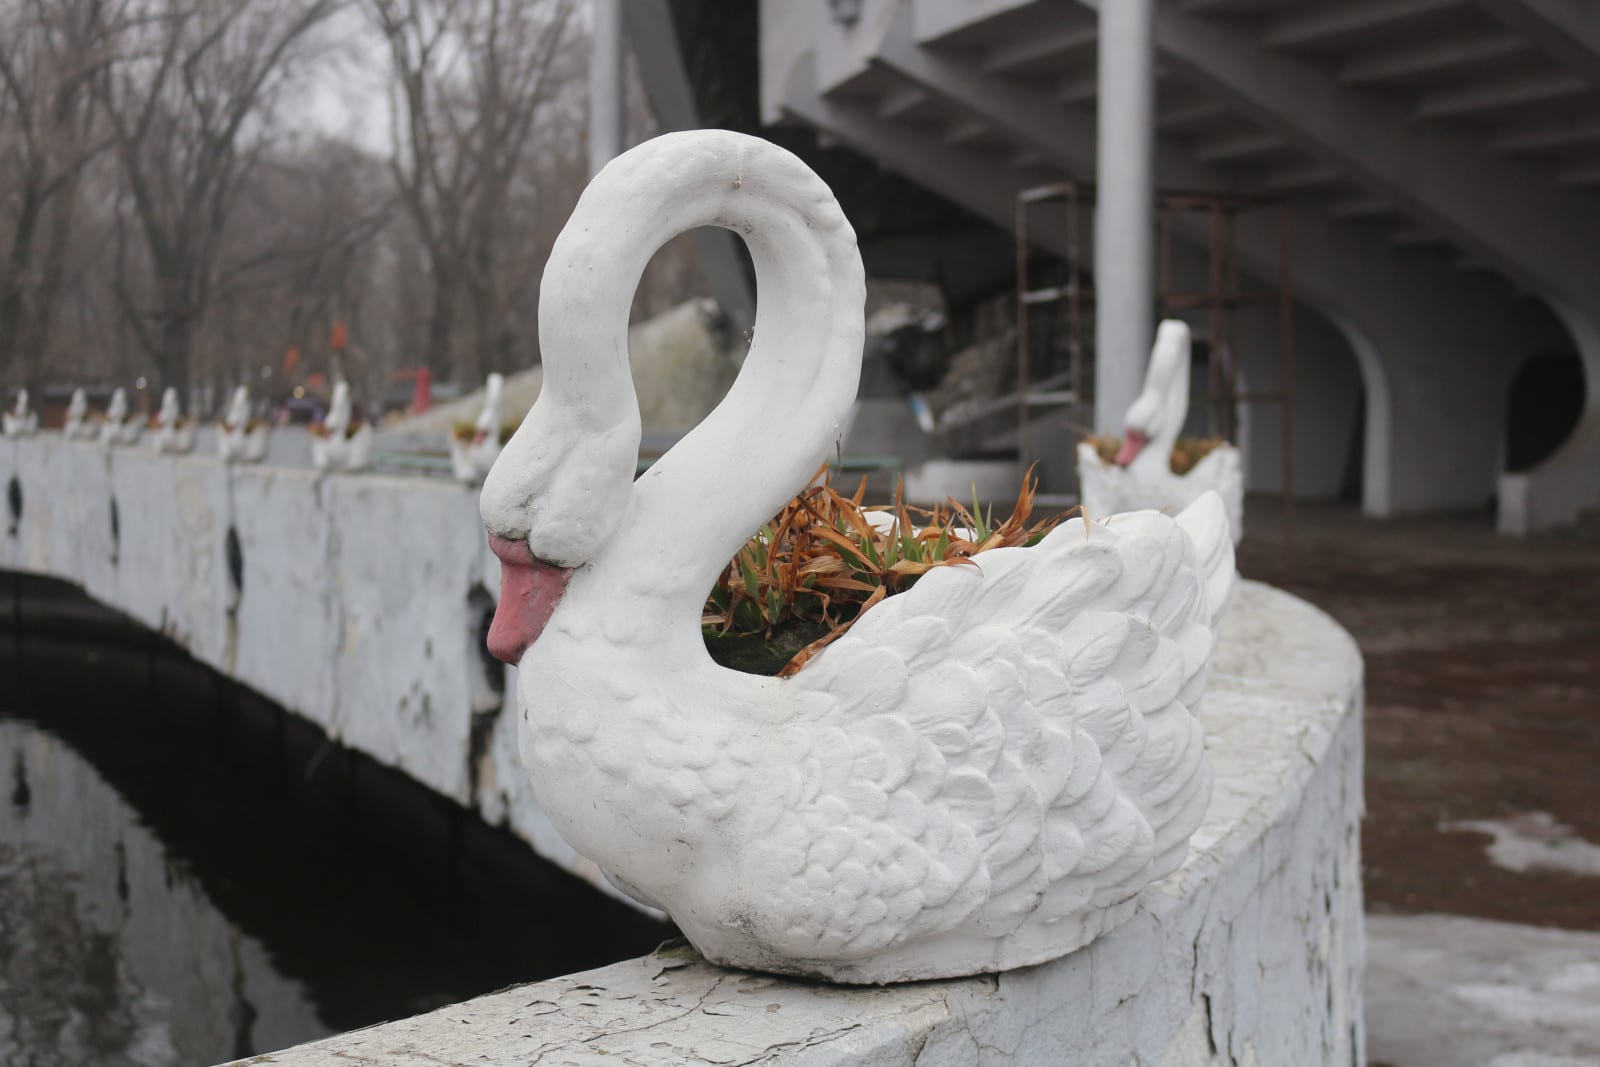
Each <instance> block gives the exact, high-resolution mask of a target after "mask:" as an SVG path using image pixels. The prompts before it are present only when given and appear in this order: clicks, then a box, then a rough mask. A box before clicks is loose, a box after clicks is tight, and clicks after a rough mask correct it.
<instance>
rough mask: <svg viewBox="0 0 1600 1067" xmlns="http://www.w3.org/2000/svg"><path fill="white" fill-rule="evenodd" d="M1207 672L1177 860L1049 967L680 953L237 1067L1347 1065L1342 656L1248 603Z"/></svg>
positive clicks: (1334, 633) (1337, 644)
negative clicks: (757, 959) (868, 973)
mask: <svg viewBox="0 0 1600 1067" xmlns="http://www.w3.org/2000/svg"><path fill="white" fill-rule="evenodd" d="M1214 664H1215V665H1214V674H1213V678H1212V682H1211V685H1210V688H1209V690H1208V692H1207V697H1206V700H1207V710H1206V728H1207V731H1208V736H1207V745H1206V747H1207V750H1208V753H1209V755H1210V758H1211V760H1212V762H1213V766H1214V767H1215V770H1216V793H1215V796H1214V798H1213V800H1212V804H1211V808H1210V810H1209V812H1208V813H1207V816H1206V821H1205V823H1204V825H1203V826H1202V828H1201V830H1200V832H1199V833H1198V834H1197V835H1196V837H1195V841H1194V844H1195V849H1194V851H1193V852H1192V854H1191V855H1190V857H1189V859H1188V861H1187V862H1186V863H1185V865H1184V867H1183V869H1182V870H1181V871H1180V872H1179V874H1178V875H1176V876H1174V877H1173V878H1171V879H1169V880H1167V881H1165V882H1162V883H1157V884H1155V885H1153V886H1151V887H1150V888H1148V889H1147V890H1146V891H1145V892H1144V893H1143V894H1142V896H1141V898H1140V902H1139V910H1138V912H1137V914H1136V915H1135V917H1134V918H1133V919H1131V920H1130V921H1129V922H1127V923H1126V924H1124V925H1123V926H1121V927H1119V928H1117V929H1116V930H1114V931H1112V932H1111V933H1109V934H1107V935H1106V936H1104V937H1102V938H1101V939H1100V940H1098V941H1096V942H1094V943H1093V944H1092V945H1090V946H1089V947H1088V948H1086V949H1083V950H1081V951H1079V952H1077V953H1074V954H1072V955H1069V956H1067V957H1065V958H1063V959H1059V960H1056V961H1054V962H1052V963H1049V964H1045V965H1043V966H1040V967H1031V968H1025V969H1022V970H1017V971H1011V972H1007V973H1005V974H1001V975H998V976H984V977H980V978H972V979H961V980H953V981H946V982H927V983H917V984H912V985H904V986H895V987H888V988H881V989H874V988H865V989H863V988H839V987H829V986H822V985H815V984H811V983H806V982H795V981H787V980H782V979H777V978H772V977H769V976H766V975H759V974H745V973H740V972H734V971H726V970H722V969H719V968H716V967H713V966H710V965H708V964H706V963H704V962H702V961H700V960H699V959H698V957H696V956H695V955H694V954H693V952H692V951H690V950H689V949H687V948H678V949H672V950H667V951H664V952H660V953H657V954H654V955H651V956H648V957H646V958H644V959H642V960H630V961H628V962H625V963H619V964H615V965H613V966H610V967H604V968H601V969H599V970H595V971H589V972H586V973H583V974H577V975H570V976H567V977H564V978H558V979H555V980H553V981H549V982H541V983H538V984H534V985H527V986H519V987H515V988H512V989H508V990H505V991H502V992H499V993H494V994H491V995H489V996H486V997H480V998H478V999H476V1000H472V1001H469V1002H467V1003H465V1004H459V1005H455V1006H452V1007H449V1008H444V1009H441V1010H439V1011H436V1012H433V1013H431V1014H428V1015H422V1016H418V1017H416V1018H414V1019H407V1020H404V1021H401V1022H395V1023H388V1024H385V1025H382V1026H376V1027H372V1028H370V1029H366V1030H361V1031H357V1032H355V1033H350V1034H344V1035H341V1036H338V1037H334V1038H329V1039H327V1040H325V1041H319V1042H316V1043H314V1044H310V1045H304V1046H301V1047H299V1048H297V1049H291V1050H289V1051H286V1052H280V1053H275V1054H273V1055H272V1056H271V1057H270V1061H268V1060H265V1059H257V1060H252V1061H249V1062H271V1063H273V1064H275V1065H277V1067H321V1065H324V1064H328V1065H333V1064H359V1063H365V1064H385V1065H390V1067H407V1065H412V1064H415V1065H418V1067H421V1065H423V1064H429V1065H432V1064H438V1063H471V1064H476V1065H481V1067H513V1065H515V1067H524V1065H527V1064H531V1063H549V1064H563V1065H587V1064H602V1063H604V1064H612V1063H633V1064H723V1065H729V1064H753V1063H785V1064H803V1065H818V1067H820V1065H828V1067H835V1065H854V1064H860V1065H863V1067H867V1065H871V1067H886V1065H896V1064H900V1065H912V1064H916V1065H920V1067H936V1065H937V1067H945V1065H951V1067H953V1065H957V1064H962V1065H965V1064H985V1065H996V1067H999V1065H1012V1064H1021V1065H1029V1064H1039V1065H1051V1067H1060V1065H1082V1064H1119V1065H1120V1064H1128V1063H1140V1064H1161V1065H1173V1067H1176V1065H1189V1064H1195V1065H1199V1064H1348V1063H1354V1064H1358V1065H1359V1064H1360V1063H1362V1062H1363V1060H1364V1053H1363V1047H1364V1034H1363V1028H1362V1021H1361V990H1360V980H1361V973H1362V962H1363V960H1362V926H1361V880H1360V879H1361V875H1360V837H1359V819H1360V814H1361V661H1360V657H1359V656H1358V654H1357V652H1356V650H1355V646H1354V644H1353V643H1352V642H1351V641H1350V639H1349V637H1348V636H1347V635H1346V634H1345V633H1344V632H1343V631H1342V630H1341V629H1339V627H1338V626H1337V625H1335V624H1334V623H1333V622H1332V621H1331V620H1329V619H1328V618H1327V617H1326V616H1324V615H1322V614H1321V613H1320V612H1318V611H1317V610H1315V609H1314V608H1311V607H1309V606H1308V605H1306V604H1304V603H1303V602H1301V601H1299V600H1297V599H1295V598H1293V597H1291V596H1289V595H1287V594H1285V593H1282V592H1278V591H1276V590H1273V589H1270V588H1267V587H1265V586H1261V585H1255V584H1249V583H1247V584H1245V585H1244V586H1243V587H1242V588H1241V589H1240V591H1239V593H1238V595H1237V599H1236V601H1235V603H1234V605H1233V606H1232V608H1231V609H1230V615H1229V618H1228V621H1227V624H1226V629H1225V631H1224V636H1223V642H1222V645H1221V646H1220V648H1219V650H1218V652H1217V655H1216V659H1215V660H1214Z"/></svg>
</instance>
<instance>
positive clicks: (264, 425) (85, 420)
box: [0, 373, 505, 485]
mask: <svg viewBox="0 0 1600 1067" xmlns="http://www.w3.org/2000/svg"><path fill="white" fill-rule="evenodd" d="M504 385H505V378H504V376H502V375H500V374H498V373H496V374H490V375H489V377H488V380H487V382H486V384H485V400H484V405H483V410H482V411H481V412H480V414H479V415H478V418H477V421H476V422H475V423H474V432H473V434H472V436H471V437H470V439H468V440H465V441H463V440H461V439H459V438H458V437H457V436H455V435H454V434H452V436H451V439H450V465H451V472H452V473H453V475H454V476H455V477H456V478H457V479H458V480H460V481H462V482H465V483H467V484H470V485H477V484H479V483H481V482H482V481H483V479H484V476H485V475H487V474H488V473H489V468H490V467H491V466H493V464H494V461H495V458H496V457H497V456H499V454H500V434H501V425H502V423H503V421H504V399H503V390H504ZM251 412H252V408H251V401H250V390H249V388H248V387H246V386H243V385H241V386H239V387H237V388H236V389H234V391H233V394H232V397H231V399H230V400H229V403H228V407H227V410H226V411H225V412H224V414H223V416H222V418H221V419H220V420H219V421H218V423H217V453H218V455H219V456H220V457H221V458H222V459H223V460H224V461H226V462H229V463H260V462H261V461H262V460H263V459H265V458H266V454H267V445H268V441H269V439H270V436H271V433H272V430H271V425H270V423H269V422H268V420H266V419H263V418H255V417H252V414H251ZM0 418H3V426H0V428H3V430H4V435H5V436H6V437H26V436H30V435H32V434H34V433H36V432H38V429H39V416H38V413H37V412H35V411H34V410H32V408H31V407H30V406H29V401H28V390H27V389H19V390H17V399H16V403H15V405H14V406H13V407H12V408H11V409H9V410H7V411H5V412H4V413H3V415H0ZM147 430H148V434H149V436H148V438H146V439H147V440H148V441H149V443H150V446H151V448H153V449H154V450H155V451H157V452H164V453H169V454H174V455H181V454H186V453H189V452H192V451H194V446H195V439H196V433H195V431H196V427H195V423H194V420H192V419H188V418H185V417H184V416H183V413H182V408H181V406H180V403H179V399H178V391H177V390H176V389H170V388H169V389H166V390H164V391H163V392H162V394H161V406H160V408H159V409H158V410H157V412H156V414H155V416H154V417H153V418H151V419H150V420H149V422H148V424H147V423H146V422H145V421H144V420H142V419H139V418H136V417H133V416H131V415H130V414H129V410H128V394H127V391H126V390H125V389H122V388H118V389H116V390H115V391H114V392H113V393H112V394H111V400H110V401H109V402H108V403H107V405H106V410H105V412H104V413H103V414H102V415H101V416H100V417H98V418H96V417H94V416H92V415H91V414H90V412H89V400H88V396H87V394H86V393H85V392H84V390H82V389H75V390H73V393H72V399H71V401H70V402H69V403H68V405H67V414H66V421H65V422H64V423H63V425H62V428H61V432H62V434H63V436H65V437H68V438H72V439H77V440H96V441H100V442H102V443H104V444H108V445H132V444H136V443H138V441H139V440H140V439H141V438H142V437H145V434H146V431H147ZM373 439H374V432H373V428H372V424H371V423H369V422H366V421H364V420H361V419H359V418H357V417H356V415H355V412H354V405H353V403H352V401H351V396H350V386H349V384H348V383H346V382H344V381H339V382H336V383H335V384H334V387H333V395H332V397H331V399H330V402H329V405H328V413H327V416H326V417H325V418H324V419H323V420H322V422H321V423H319V424H318V425H317V426H316V427H315V428H314V437H313V440H312V443H311V462H312V465H313V466H314V467H316V468H317V469H318V470H327V471H345V472H353V471H362V470H366V469H367V468H368V467H370V466H371V465H372V450H373Z"/></svg>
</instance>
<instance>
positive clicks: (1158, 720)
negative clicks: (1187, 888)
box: [747, 494, 1233, 958]
mask: <svg viewBox="0 0 1600 1067" xmlns="http://www.w3.org/2000/svg"><path fill="white" fill-rule="evenodd" d="M1232 575H1233V549H1232V542H1231V539H1230V538H1229V537H1228V527H1227V518H1226V516H1225V514H1224V513H1223V508H1222V505H1221V502H1220V501H1219V500H1217V498H1216V497H1215V496H1214V495H1211V494H1208V495H1207V496H1206V497H1204V498H1203V499H1202V500H1200V501H1199V502H1197V503H1196V504H1195V505H1194V506H1192V507H1191V508H1190V509H1188V510H1187V511H1185V512H1184V513H1183V515H1181V516H1179V517H1177V518H1173V517H1170V516H1166V515H1162V514H1159V513H1156V512H1136V513H1130V514H1124V515H1119V516H1117V517H1116V518H1115V520H1114V521H1112V522H1111V523H1110V524H1108V525H1107V524H1098V523H1096V524H1092V525H1085V523H1084V522H1083V521H1082V520H1074V521H1072V522H1068V523H1065V524H1063V525H1062V526H1060V527H1058V528H1057V529H1056V530H1055V531H1054V532H1052V533H1051V534H1050V535H1049V536H1048V537H1047V538H1045V540H1044V541H1042V542H1041V543H1040V544H1039V545H1037V546H1035V547H1033V548H1029V549H1000V550H995V551H992V552H987V553H984V554H983V555H982V556H980V557H978V559H977V561H976V563H975V565H961V566H952V567H943V568H938V569H936V570H934V571H932V572H930V573H929V574H927V575H925V576H924V577H923V578H922V579H921V580H920V581H919V582H918V583H917V585H916V586H915V587H913V588H912V589H910V590H908V591H906V592H905V593H902V594H900V595H898V596H895V597H891V598H889V599H888V600H886V601H884V602H883V603H881V604H879V605H878V606H876V607H874V608H873V609H872V610H871V611H869V612H868V613H867V614H866V615H864V616H862V618H861V619H860V620H859V621H858V622H857V623H856V625H855V626H854V627H853V628H852V630H851V631H850V633H848V634H846V635H845V636H844V637H842V638H840V639H839V640H838V641H836V642H835V643H834V644H833V645H832V646H830V647H829V648H828V649H827V650H826V651H824V652H823V653H822V654H821V655H819V656H818V657H817V659H816V660H814V661H813V662H812V663H811V664H810V665H809V666H807V667H806V669H805V670H804V671H802V672H800V674H798V675H797V676H796V677H795V678H794V680H793V683H792V684H793V685H794V686H795V687H796V692H795V699H796V701H797V711H796V714H795V716H794V717H793V718H792V719H791V720H790V722H789V724H788V725H787V726H786V727H785V728H784V729H785V731H786V732H787V736H786V737H785V738H784V742H785V744H786V745H788V746H789V747H790V753H791V755H793V756H794V757H795V758H794V759H793V760H792V761H786V762H787V769H786V771H785V774H786V776H787V777H786V778H784V779H783V780H782V781H780V782H776V783H774V787H775V788H778V789H780V790H782V791H783V793H784V801H783V803H781V804H779V805H775V806H774V807H773V808H772V809H771V810H774V811H775V812H781V814H780V815H778V816H777V818H775V819H774V821H773V822H772V824H771V825H770V826H768V827H767V828H766V830H767V832H766V833H765V834H763V835H762V837H761V843H760V845H759V846H758V847H757V848H756V849H755V850H754V853H753V855H752V859H753V860H755V861H756V862H755V863H754V865H753V866H751V867H750V868H747V870H750V871H753V872H758V873H757V875H756V878H757V881H758V882H759V883H760V884H761V889H760V891H761V892H762V893H763V894H764V898H763V909H764V910H765V911H766V912H767V914H769V915H771V916H772V917H773V921H774V928H773V929H771V930H769V931H767V935H768V937H769V938H770V939H771V940H773V941H774V942H776V944H775V947H779V946H781V947H782V949H783V950H784V951H786V952H789V953H792V954H793V955H794V956H798V957H802V958H803V957H804V956H806V955H808V954H811V953H817V952H823V953H826V954H827V955H828V956H830V957H833V958H839V957H846V958H848V957H856V956H864V955H866V954H868V953H873V952H879V951H882V950H884V949H886V948H890V947H892V946H894V945H896V944H900V943H903V942H904V941H907V940H909V939H912V938H914V937H920V936H927V935H931V934H938V933H944V932H952V933H953V934H956V935H960V934H972V935H976V936H989V937H993V938H999V937H1001V936H1004V935H1006V934H1008V933H1010V932H1012V931H1013V930H1015V929H1016V928H1017V927H1019V926H1020V925H1021V924H1023V923H1024V922H1030V921H1032V922H1038V921H1042V922H1047V923H1049V922H1055V921H1059V920H1061V919H1065V918H1068V917H1070V916H1073V915H1076V914H1079V913H1081V912H1082V911H1083V910H1084V909H1086V908H1093V907H1098V906H1103V905H1106V904H1110V903H1114V902H1116V901H1119V900H1123V899H1126V898H1127V897H1129V896H1131V895H1132V894H1133V893H1135V892H1137V891H1138V889H1139V888H1141V887H1142V886H1143V885H1145V884H1146V883H1147V882H1148V881H1150V880H1152V879H1153V878H1157V877H1160V876H1162V875H1164V874H1166V873H1168V872H1170V871H1171V870H1172V869H1174V868H1175V867H1176V866H1177V865H1178V863H1179V862H1181V860H1182V857H1183V855H1184V854H1185V851H1186V849H1187V844H1188V839H1189V836H1190V834H1192V833H1193V831H1194V829H1195V828H1196V827H1197V826H1198V825H1199V821H1200V816H1201V814H1202V813H1203V811H1204V808H1205V804H1206V802H1207V799H1208V797H1209V776H1208V772H1207V770H1206V767H1205V764H1204V760H1203V758H1202V735H1201V729H1200V723H1199V719H1198V718H1197V713H1198V711H1199V706H1200V700H1201V696H1202V693H1203V691H1204V686H1205V665H1206V662H1207V659H1208V657H1209V656H1210V653H1211V648H1212V644H1213V641H1214V634H1215V629H1216V625H1217V621H1218V619H1219V617H1220V613H1221V609H1222V604H1223V602H1224V600H1225V599H1226V596H1227V593H1228V589H1229V585H1230V583H1231V580H1232ZM958 928H965V929H958Z"/></svg>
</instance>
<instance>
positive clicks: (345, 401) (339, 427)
mask: <svg viewBox="0 0 1600 1067" xmlns="http://www.w3.org/2000/svg"><path fill="white" fill-rule="evenodd" d="M353 418H354V411H353V408H352V406H351V403H350V384H349V383H348V382H346V381H344V380H343V379H340V380H339V381H337V382H335V383H334V386H333V399H332V400H331V401H330V402H329V404H328V416H327V418H325V419H323V420H322V429H323V434H322V436H318V437H313V438H312V439H311V463H312V465H313V466H314V467H316V468H317V470H319V471H364V470H366V469H367V468H368V467H370V466H372V424H371V423H370V422H363V423H362V424H361V425H360V426H359V427H357V428H356V430H355V432H354V433H352V432H351V431H350V423H351V421H352V419H353Z"/></svg>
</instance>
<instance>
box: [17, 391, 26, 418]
mask: <svg viewBox="0 0 1600 1067" xmlns="http://www.w3.org/2000/svg"><path fill="white" fill-rule="evenodd" d="M16 412H17V414H18V415H26V414H27V413H28V391H27V390H26V389H18V390H17V408H16Z"/></svg>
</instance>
